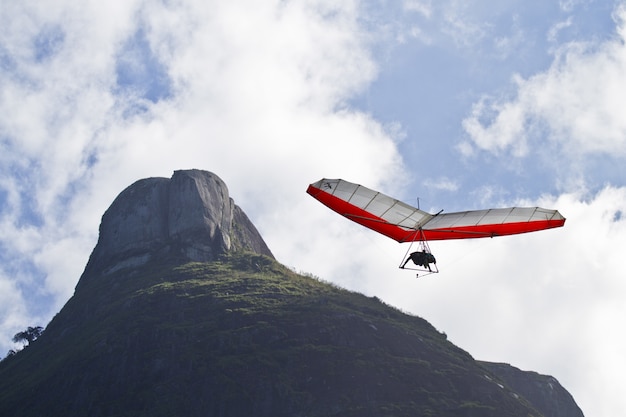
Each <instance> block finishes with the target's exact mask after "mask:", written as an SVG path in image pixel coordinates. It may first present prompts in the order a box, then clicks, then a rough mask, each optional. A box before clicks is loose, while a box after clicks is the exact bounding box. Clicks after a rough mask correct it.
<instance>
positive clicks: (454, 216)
mask: <svg viewBox="0 0 626 417" xmlns="http://www.w3.org/2000/svg"><path fill="white" fill-rule="evenodd" d="M307 193H309V194H310V195H311V196H313V197H314V198H316V199H317V200H319V201H320V202H321V203H323V204H325V205H326V206H328V207H329V208H331V209H332V210H334V211H336V212H337V213H339V214H341V215H342V216H345V217H347V218H348V219H350V220H352V221H355V222H356V223H359V224H361V225H363V226H365V227H368V228H370V229H372V230H375V231H377V232H379V233H381V234H383V235H385V236H387V237H390V238H392V239H394V240H396V241H398V242H409V241H415V240H445V239H469V238H479V237H494V236H505V235H514V234H518V233H527V232H536V231H539V230H544V229H551V228H554V227H561V226H563V225H564V224H565V218H564V217H563V216H562V215H561V214H560V213H559V212H558V211H557V210H547V209H542V208H540V207H510V208H496V209H487V210H474V211H462V212H457V213H440V214H429V213H427V212H425V211H422V210H419V209H417V208H415V207H412V206H410V205H408V204H405V203H403V202H401V201H399V200H396V199H393V198H391V197H388V196H386V195H384V194H382V193H380V192H377V191H374V190H370V189H369V188H366V187H364V186H362V185H358V184H353V183H351V182H348V181H344V180H341V179H326V178H324V179H321V180H319V181H317V182H316V183H313V184H311V185H309V187H308V189H307Z"/></svg>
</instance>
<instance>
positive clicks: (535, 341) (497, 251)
mask: <svg viewBox="0 0 626 417" xmlns="http://www.w3.org/2000/svg"><path fill="white" fill-rule="evenodd" d="M517 204H519V205H527V206H529V205H539V206H542V207H547V208H558V209H559V210H560V211H561V212H562V213H563V214H564V215H565V216H566V218H567V221H566V223H565V226H564V227H563V228H559V229H554V230H548V231H544V232H538V233H531V234H525V235H518V236H510V237H502V238H494V239H477V240H473V241H447V242H431V244H430V246H431V249H432V250H433V253H434V254H435V256H436V257H437V265H438V267H439V270H440V271H441V272H440V273H439V274H438V275H430V276H427V277H425V278H418V279H415V278H414V276H411V275H410V274H407V273H406V272H405V273H404V274H403V273H398V274H396V273H394V271H393V270H392V266H393V264H392V262H391V261H392V259H393V257H391V259H388V263H391V264H390V265H389V267H390V269H389V270H388V271H387V272H385V273H384V274H383V275H381V276H380V277H371V278H370V277H368V280H369V282H368V283H367V285H365V287H368V288H369V291H370V292H371V293H372V294H376V295H377V296H378V297H380V298H382V299H383V300H385V301H386V302H388V303H390V304H392V305H395V306H399V307H401V308H403V309H404V310H407V311H410V312H412V313H414V314H417V315H419V316H421V317H426V318H427V319H428V320H429V321H430V322H431V323H433V325H435V326H436V327H437V328H439V329H440V330H443V331H445V332H446V333H447V335H448V337H449V338H450V339H451V341H452V342H453V343H455V344H457V345H458V346H461V347H462V348H463V349H466V350H468V351H469V352H470V353H471V354H472V355H473V356H474V357H476V358H478V359H482V360H489V361H502V362H506V363H511V364H513V365H515V366H518V367H521V368H522V369H526V370H534V371H537V372H540V373H545V374H550V375H553V376H555V377H556V378H557V379H558V380H559V381H560V382H561V383H562V384H563V385H564V386H565V387H566V388H567V389H568V390H569V391H570V392H571V393H572V395H573V396H574V398H575V399H576V401H577V402H578V404H579V405H580V407H581V408H582V409H583V411H584V412H585V415H606V416H609V415H621V414H623V413H624V412H625V411H626V408H624V404H623V402H621V401H619V400H617V399H618V398H621V394H620V392H618V391H619V390H620V389H621V385H620V384H619V383H616V381H620V380H621V379H622V375H623V372H624V369H626V368H625V366H626V362H625V361H624V357H623V353H622V352H624V351H625V350H626V336H625V335H624V332H622V331H621V328H622V327H623V323H622V321H623V318H624V317H626V303H624V298H625V297H626V283H625V282H624V279H623V274H622V273H621V271H622V270H623V268H622V266H621V262H622V258H623V255H622V252H623V248H624V247H626V246H625V245H626V219H624V217H623V216H620V214H619V213H621V212H622V210H623V207H625V206H626V188H625V187H613V186H607V187H605V188H604V189H602V190H600V191H599V192H597V193H595V194H593V195H588V194H585V193H584V192H573V193H567V194H562V195H560V196H544V197H542V198H540V199H538V200H535V201H518V202H517ZM390 250H392V251H393V249H390ZM392 253H393V252H392ZM395 253H396V256H399V255H401V254H402V253H403V251H402V250H400V249H398V248H396V249H395ZM385 255H387V254H386V253H382V252H381V253H380V255H379V256H380V257H381V258H384V257H385Z"/></svg>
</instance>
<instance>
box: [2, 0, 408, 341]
mask: <svg viewBox="0 0 626 417" xmlns="http://www.w3.org/2000/svg"><path fill="white" fill-rule="evenodd" d="M109 7H110V6H109V5H100V4H97V3H93V4H90V5H87V6H84V5H81V6H80V7H79V6H77V5H76V4H74V3H71V2H67V3H59V4H56V5H54V6H47V7H43V6H41V5H37V4H29V3H20V5H13V6H11V10H10V13H6V14H4V13H3V15H2V17H0V19H2V23H3V28H4V29H3V33H2V34H1V35H0V36H1V38H0V45H1V47H0V65H2V66H3V68H4V69H7V70H6V71H2V72H1V73H0V148H1V152H0V161H1V162H2V164H1V165H0V166H1V168H0V171H1V172H0V173H1V178H3V180H2V181H0V198H1V199H2V201H3V208H2V214H3V216H2V221H1V223H0V226H1V228H2V230H1V231H2V233H0V245H1V246H2V248H3V249H4V250H3V251H2V255H0V256H1V260H2V263H3V265H8V262H9V260H10V259H13V260H19V261H15V262H14V263H13V264H12V265H13V266H12V269H11V270H10V271H8V270H4V271H2V272H3V275H2V276H3V281H2V282H3V284H2V285H3V286H5V287H6V288H13V290H12V291H8V292H7V293H6V294H10V295H11V297H10V299H11V300H12V301H9V304H10V303H12V304H13V305H15V306H16V309H15V310H11V311H13V313H11V314H10V316H11V317H13V319H11V320H9V321H6V320H5V321H4V322H3V324H2V326H3V327H2V334H5V333H7V334H13V333H15V332H16V331H18V330H21V328H23V327H25V326H27V325H36V324H45V323H34V322H33V321H35V320H41V319H42V317H46V316H47V317H51V315H52V314H54V312H56V311H57V310H58V309H59V308H60V307H61V305H62V304H63V303H64V302H65V300H67V298H68V297H69V296H70V295H71V293H72V290H73V287H74V285H75V284H76V282H77V280H78V277H79V275H80V273H81V271H82V268H83V267H84V265H85V264H86V262H87V259H88V255H89V252H90V251H91V249H92V248H93V246H94V245H95V243H96V238H97V231H98V224H99V221H100V217H101V215H102V213H103V212H104V210H105V209H106V208H107V207H108V205H109V204H110V203H111V202H112V201H113V199H114V198H115V196H116V195H117V194H118V193H119V192H121V191H122V189H124V188H125V187H126V186H128V185H129V184H131V183H132V182H134V181H135V180H137V179H139V178H145V177H150V176H166V177H169V176H171V174H172V171H173V170H175V169H184V168H201V169H208V170H211V171H213V172H215V173H216V174H218V175H220V176H221V177H222V178H223V179H224V180H225V181H226V183H227V184H228V186H229V188H230V190H231V195H232V196H233V198H234V199H235V200H236V202H237V203H238V204H239V205H240V206H241V207H242V208H243V209H244V210H245V211H246V212H247V213H248V214H249V215H250V217H251V218H253V219H254V222H255V223H256V224H257V225H258V226H259V228H260V229H262V232H263V234H264V235H266V236H267V237H266V239H267V240H268V242H269V243H270V246H271V248H272V250H273V251H274V253H275V254H276V255H277V256H278V257H279V259H281V260H285V262H286V263H292V264H293V263H295V261H296V260H297V259H298V258H299V256H295V257H290V256H291V246H292V245H294V244H296V245H297V244H301V245H306V242H303V241H301V240H300V239H301V238H302V239H304V240H306V227H302V224H303V219H304V218H307V214H306V213H308V211H309V206H308V204H309V202H308V201H307V197H306V194H305V193H304V190H305V188H306V184H308V183H309V182H313V181H315V180H317V179H319V178H321V177H322V176H328V175H334V176H344V177H350V178H361V179H362V180H363V181H365V182H368V183H370V184H373V185H380V184H383V183H385V182H389V183H390V182H392V181H391V179H393V178H394V177H395V176H396V175H397V174H398V173H399V172H402V170H403V166H402V163H401V158H400V156H399V154H398V151H397V149H396V139H397V138H395V137H394V132H393V131H390V130H389V129H388V128H387V127H386V126H383V125H382V124H380V123H379V122H377V121H376V120H374V119H373V118H372V117H371V116H369V115H367V114H364V113H360V112H358V111H355V110H353V109H351V108H350V107H349V106H348V105H347V101H348V100H349V99H350V98H351V97H352V96H353V95H354V94H355V93H356V92H358V91H361V90H362V89H363V88H364V87H365V86H367V85H368V83H370V82H371V80H372V79H373V78H374V77H375V76H376V71H377V68H376V65H375V63H374V62H373V60H372V58H371V56H370V52H369V42H370V41H369V38H368V36H366V35H365V34H364V33H363V32H362V29H361V28H360V26H359V9H358V8H357V3H353V2H342V3H341V4H335V3H333V2H327V1H321V0H320V1H308V2H298V3H295V2H270V3H259V2H255V1H250V2H244V3H241V2H239V3H232V2H230V3H229V2H227V3H224V2H221V3H220V2H217V3H215V4H209V3H206V2H202V1H190V2H185V3H184V4H183V3H162V2H125V3H124V5H121V4H120V5H116V8H115V9H114V10H111V9H110V8H109ZM5 203H6V204H5ZM275 225H278V226H275ZM283 228H285V231H286V230H288V231H289V235H293V231H294V230H298V229H301V230H302V232H301V233H302V235H301V237H298V238H297V239H295V241H294V242H292V243H289V242H287V241H285V240H283V238H285V239H286V238H288V237H289V235H286V236H283V235H281V234H280V233H279V232H280V231H283ZM268 229H270V231H269V232H268ZM271 229H276V231H277V232H276V233H272V230H271ZM266 232H267V233H266ZM67 254H71V256H69V257H68V256H67ZM25 277H30V278H29V280H30V281H31V283H30V284H28V286H27V287H25V286H23V285H18V283H20V282H24V278H25ZM32 288H37V290H38V291H39V292H40V294H39V296H38V297H37V298H36V299H29V298H28V297H26V296H25V294H26V292H27V291H29V289H32ZM3 294H4V293H3ZM7 296H8V295H7ZM42 297H43V298H42ZM46 297H48V299H45V298H46ZM50 297H52V300H50V299H49V298H50ZM37 303H42V304H43V306H39V305H38V304H37ZM3 305H4V303H3ZM17 306H20V307H19V308H17ZM42 308H43V309H47V311H46V312H45V313H42V314H39V313H40V312H41V311H40V310H41V309H42ZM6 314H7V315H9V313H8V312H7V313H6ZM6 343H7V340H2V341H0V346H5V347H7V345H6Z"/></svg>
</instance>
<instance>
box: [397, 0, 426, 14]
mask: <svg viewBox="0 0 626 417" xmlns="http://www.w3.org/2000/svg"><path fill="white" fill-rule="evenodd" d="M403 7H404V10H406V11H411V12H417V13H420V14H421V15H423V16H424V17H426V18H430V17H431V16H432V14H433V5H432V1H431V0H404V2H403Z"/></svg>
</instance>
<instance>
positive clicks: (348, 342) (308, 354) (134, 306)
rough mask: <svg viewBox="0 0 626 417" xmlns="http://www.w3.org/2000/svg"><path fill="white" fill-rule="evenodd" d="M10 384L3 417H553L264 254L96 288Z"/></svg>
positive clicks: (163, 266) (91, 282) (87, 288)
mask: <svg viewBox="0 0 626 417" xmlns="http://www.w3.org/2000/svg"><path fill="white" fill-rule="evenodd" d="M0 381H1V382H0V415H3V416H11V415H15V416H17V415H19V416H22V417H23V416H35V415H47V416H71V415H90V416H124V415H132V416H142V415H145V416H171V415H187V416H199V415H202V416H250V415H255V416H273V417H276V416H333V415H336V416H364V415H365V416H367V415H373V416H385V415H388V416H403V415H406V416H417V415H420V416H429V415H432V416H435V415H436V416H498V417H504V416H516V417H517V416H536V417H538V416H541V414H540V413H539V412H537V411H536V410H535V409H534V408H533V407H532V406H530V404H529V403H528V402H527V401H526V400H524V399H523V398H522V397H520V396H518V395H517V394H516V393H514V392H513V391H511V390H510V389H508V388H507V387H506V386H504V385H503V384H501V383H500V382H498V379H497V378H496V377H495V376H494V375H493V374H491V373H489V372H488V371H487V370H486V368H485V367H483V366H481V365H480V364H479V363H477V362H476V361H474V359H472V357H471V356H470V355H469V354H467V353H466V352H464V351H463V350H461V349H459V348H457V347H455V346H454V345H452V344H451V343H450V342H448V341H447V340H446V337H445V335H443V334H441V333H439V332H438V331H436V330H435V329H434V328H433V327H432V326H431V325H430V324H428V322H426V321H425V320H423V319H420V318H418V317H413V316H410V315H407V314H404V313H402V312H401V311H399V310H397V309H395V308H393V307H390V306H388V305H386V304H384V303H382V302H381V301H380V300H378V299H376V298H369V297H366V296H363V295H361V294H357V293H353V292H350V291H346V290H343V289H340V288H337V287H336V286H333V285H331V284H328V283H324V282H320V281H319V280H317V279H314V278H311V277H306V276H302V275H300V274H297V273H295V272H293V271H291V270H289V269H288V268H286V267H284V266H282V265H281V264H279V263H278V262H276V261H275V260H273V259H271V258H269V257H266V256H263V255H257V254H253V253H238V254H231V255H226V256H223V257H222V258H220V259H219V260H217V261H214V262H206V263H201V262H190V263H184V264H177V263H175V262H170V263H168V262H165V261H162V262H160V263H158V262H150V263H147V264H145V265H143V266H141V267H134V268H126V269H121V270H117V271H116V272H113V273H111V274H109V275H103V276H98V277H92V278H90V279H88V280H86V282H85V284H84V285H79V286H78V287H77V290H76V293H75V295H74V296H73V297H72V298H71V299H70V300H69V301H68V303H67V304H66V305H65V307H64V308H63V309H62V310H61V312H60V313H59V314H58V315H57V316H56V317H55V318H54V319H53V320H52V322H51V323H50V324H49V325H48V327H47V328H46V331H45V332H44V333H43V334H42V335H41V337H40V338H39V339H37V340H36V341H35V342H33V343H32V344H31V345H30V346H27V347H26V348H25V349H24V350H23V351H21V352H19V353H18V354H16V355H14V356H13V357H10V358H7V359H6V360H4V361H3V362H2V363H0ZM502 387H504V388H502Z"/></svg>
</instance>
